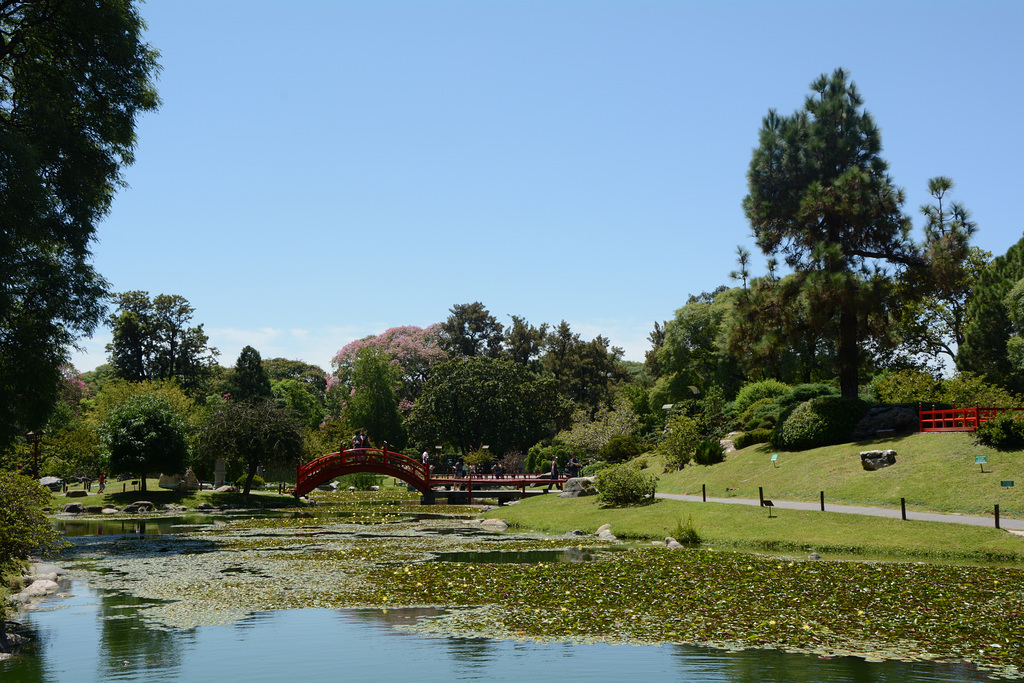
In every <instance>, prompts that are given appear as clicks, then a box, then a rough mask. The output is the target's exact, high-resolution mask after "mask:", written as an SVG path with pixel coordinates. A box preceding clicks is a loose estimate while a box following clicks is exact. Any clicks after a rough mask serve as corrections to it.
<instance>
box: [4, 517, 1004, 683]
mask: <svg viewBox="0 0 1024 683" xmlns="http://www.w3.org/2000/svg"><path fill="white" fill-rule="evenodd" d="M244 514H245V516H246V517H247V516H248V515H249V514H251V513H244ZM286 514H289V515H290V514H293V513H286ZM407 519H409V518H407ZM413 519H414V518H413ZM224 523H225V519H224V518H222V517H219V516H205V515H197V516H184V517H174V518H170V517H169V518H160V519H149V520H139V519H130V520H108V519H100V520H61V521H60V522H59V526H60V528H62V530H63V531H64V533H65V534H67V535H68V536H70V537H74V539H73V540H74V541H75V545H76V546H78V548H79V552H84V553H85V554H86V555H88V554H90V553H92V552H103V553H110V552H118V550H117V548H118V547H120V546H119V545H118V543H114V544H113V545H111V544H109V541H110V540H116V539H117V537H124V538H125V539H126V540H128V541H131V539H132V538H137V539H139V542H142V543H147V544H152V546H151V547H152V548H153V554H156V553H158V552H165V551H166V552H167V553H168V554H169V555H179V556H180V555H181V554H182V553H206V552H207V551H208V550H213V549H214V546H213V542H212V541H210V540H205V541H204V540H195V539H193V540H192V541H191V542H190V544H185V543H179V542H178V541H176V540H175V539H174V538H173V537H174V535H175V534H178V533H183V532H184V531H187V530H188V529H194V528H197V527H204V526H205V527H206V528H212V527H211V526H209V525H217V524H224ZM389 528H390V527H389ZM362 530H366V531H372V530H373V528H372V527H369V528H367V527H359V528H354V529H351V530H349V531H348V533H350V534H351V535H352V536H353V537H356V536H360V537H362V536H366V535H369V534H366V533H363V532H362ZM380 531H381V533H380V534H379V537H380V539H381V542H390V541H388V540H387V539H388V538H389V536H388V533H387V532H386V531H384V529H383V528H381V529H380ZM460 531H461V530H460ZM466 531H469V530H466ZM472 531H473V533H480V530H479V529H473V530H472ZM296 532H297V535H302V532H300V531H299V530H298V529H296ZM329 533H335V532H333V531H332V532H329ZM446 533H447V530H446V529H445V528H443V527H430V528H423V529H422V531H419V532H417V535H418V536H419V537H420V538H431V539H440V538H442V537H444V536H443V535H444V534H446ZM111 537H114V539H112V538H111ZM180 540H181V541H184V539H180ZM433 542H434V541H430V543H433ZM133 543H134V542H133ZM186 545H187V549H186V548H185V546H186ZM165 546H166V547H165ZM128 547H133V546H132V545H131V544H129V546H128ZM95 548H100V549H101V550H99V551H95V550H93V549H95ZM136 552H137V549H136ZM607 552H608V550H607V549H601V550H594V549H583V550H580V551H576V552H566V551H562V550H527V551H515V550H508V549H506V550H501V551H484V552H440V551H439V552H435V553H433V554H434V555H435V560H434V561H441V562H473V563H480V564H489V563H523V562H537V563H541V562H547V563H551V562H590V561H595V560H599V559H600V557H601V556H602V554H606V553H607ZM169 555H168V556H169ZM604 556H607V555H604ZM218 557H219V556H218ZM228 565H230V566H228ZM218 567H219V571H220V572H221V573H222V574H223V575H226V576H233V575H236V574H238V573H244V572H247V571H251V570H250V569H249V568H246V567H243V566H235V565H231V564H230V563H228V564H225V565H223V566H220V565H218ZM107 571H109V570H107ZM77 576H78V577H79V578H77V579H76V580H75V581H74V582H73V583H71V584H70V585H68V586H66V587H65V588H66V591H67V594H68V595H69V597H51V598H48V599H47V600H46V601H44V602H43V603H40V605H39V608H38V609H36V610H34V611H31V612H28V613H27V614H25V615H24V616H23V617H21V618H20V619H19V622H20V626H19V627H18V628H17V629H15V630H17V631H18V632H21V633H23V634H24V635H27V636H29V637H30V638H31V641H30V643H29V644H28V645H26V646H25V647H24V648H23V649H22V651H21V653H20V654H19V656H17V657H15V658H14V659H11V660H8V661H6V662H0V681H2V682H3V683H9V682H10V683H87V682H89V681H127V682H132V683H143V682H151V681H154V682H155V681H161V682H162V681H188V682H189V683H206V682H213V681H218V682H220V681H225V680H229V681H234V680H245V681H281V680H308V681H320V680H332V679H343V680H351V681H393V680H403V679H408V680H416V681H418V682H420V681H423V682H427V683H431V682H434V681H451V680H456V681H463V680H482V681H521V680H523V679H537V680H555V679H563V678H571V679H580V680H587V681H628V680H648V681H741V682H749V683H766V682H768V683H771V682H779V683H782V682H787V683H788V682H794V681H796V682H800V681H806V682H815V683H818V682H822V683H831V682H836V683H839V682H843V683H847V682H848V683H875V682H890V681H891V682H893V683H895V682H897V681H898V682H900V683H939V682H954V681H956V682H959V683H970V682H973V681H987V680H991V676H990V674H988V673H983V672H979V671H977V670H976V669H975V668H974V667H973V666H970V665H964V664H943V663H917V662H909V663H908V662H895V661H887V662H868V661H865V660H863V659H859V658H852V657H835V658H820V657H817V656H814V655H808V654H791V653H785V652H779V651H767V650H744V651H740V652H730V651H724V650H715V649H711V648H703V647H696V646H689V645H664V646H630V645H610V644H604V643H593V644H571V643H563V642H542V641H528V640H493V639H485V638H465V637H458V638H455V637H446V636H433V635H427V634H424V633H423V629H415V630H414V629H413V628H412V627H413V626H415V625H417V624H419V625H422V624H423V623H424V622H425V621H427V622H429V621H431V620H433V619H435V618H437V617H439V616H441V615H442V614H443V612H441V611H440V610H437V609H431V608H418V609H388V610H385V609H342V610H339V609H281V610H272V611H262V612H257V613H255V614H252V615H250V616H248V617H245V618H242V619H238V620H229V623H227V624H226V625H200V626H197V627H194V628H176V627H173V626H172V627H168V626H160V625H154V624H159V621H154V620H153V619H151V618H147V611H152V610H156V609H158V608H159V607H160V605H161V604H162V603H160V602H158V601H155V600H149V601H147V600H144V599H141V598H139V597H137V596H136V595H133V594H129V593H125V592H122V591H120V590H109V589H106V588H100V587H98V586H101V585H102V582H101V581H100V580H99V578H100V575H99V574H96V573H90V572H85V573H84V577H85V578H84V579H83V578H81V577H82V574H78V575H77ZM90 576H91V577H92V578H90ZM150 616H151V615H150Z"/></svg>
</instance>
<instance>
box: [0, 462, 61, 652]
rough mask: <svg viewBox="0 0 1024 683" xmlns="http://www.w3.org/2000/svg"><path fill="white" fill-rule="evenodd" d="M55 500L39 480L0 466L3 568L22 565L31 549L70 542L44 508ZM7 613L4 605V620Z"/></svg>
mask: <svg viewBox="0 0 1024 683" xmlns="http://www.w3.org/2000/svg"><path fill="white" fill-rule="evenodd" d="M51 504H52V499H51V497H50V492H49V491H48V490H47V489H45V488H43V487H42V486H40V485H39V483H38V482H37V481H35V480H34V479H30V478H28V477H25V476H22V475H20V474H14V473H13V472H4V471H2V470H0V511H2V514H0V572H8V571H15V570H18V569H20V566H19V565H20V562H21V560H23V559H25V558H26V557H28V555H29V554H30V553H53V552H56V551H58V550H60V549H61V548H63V547H65V546H67V545H68V544H67V542H66V541H65V540H64V538H63V536H61V535H60V532H58V531H57V529H56V528H55V527H54V526H53V524H51V523H50V520H49V519H48V518H47V516H46V512H45V511H44V508H45V507H46V506H48V505H51ZM3 617H4V613H3V608H2V607H0V621H2V619H3ZM0 632H2V628H0Z"/></svg>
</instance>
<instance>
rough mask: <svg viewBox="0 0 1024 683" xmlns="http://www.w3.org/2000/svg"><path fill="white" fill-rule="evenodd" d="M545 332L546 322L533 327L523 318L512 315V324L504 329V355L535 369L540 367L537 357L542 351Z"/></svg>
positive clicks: (546, 330)
mask: <svg viewBox="0 0 1024 683" xmlns="http://www.w3.org/2000/svg"><path fill="white" fill-rule="evenodd" d="M547 334H548V324H547V323H542V324H541V326H540V327H534V326H533V325H531V324H530V323H528V322H526V320H525V319H524V318H520V317H519V316H517V315H514V316H512V324H511V325H510V326H509V327H507V328H506V329H505V342H504V348H505V351H504V355H505V356H506V357H507V358H508V359H509V360H512V361H514V362H516V363H519V364H520V365H525V366H526V367H528V368H530V369H531V370H534V371H537V370H539V369H540V361H539V357H540V354H541V353H542V352H543V351H544V340H545V339H546V338H547Z"/></svg>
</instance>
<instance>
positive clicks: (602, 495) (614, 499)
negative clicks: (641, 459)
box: [597, 463, 658, 507]
mask: <svg viewBox="0 0 1024 683" xmlns="http://www.w3.org/2000/svg"><path fill="white" fill-rule="evenodd" d="M657 485H658V478H657V477H655V476H654V475H653V474H649V473H647V472H644V471H643V470H641V469H640V468H639V467H637V466H636V465H635V464H633V463H623V464H621V465H612V466H611V467H606V468H605V469H603V470H601V472H600V474H598V475H597V490H598V492H599V493H598V500H600V501H601V503H602V504H604V505H608V506H611V507H622V506H627V505H641V504H644V503H651V502H653V501H654V491H655V489H656V488H657Z"/></svg>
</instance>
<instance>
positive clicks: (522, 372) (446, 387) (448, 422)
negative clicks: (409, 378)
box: [409, 357, 564, 455]
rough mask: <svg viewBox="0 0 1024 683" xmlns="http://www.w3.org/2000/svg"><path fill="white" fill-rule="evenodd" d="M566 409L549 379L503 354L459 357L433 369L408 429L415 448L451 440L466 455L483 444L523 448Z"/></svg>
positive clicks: (546, 431) (493, 449)
mask: <svg viewBox="0 0 1024 683" xmlns="http://www.w3.org/2000/svg"><path fill="white" fill-rule="evenodd" d="M563 411H564V404H563V403H562V402H561V401H560V399H559V397H558V395H557V392H555V390H554V386H553V382H552V380H550V379H538V378H537V377H536V376H535V375H533V374H532V373H530V372H529V371H528V370H526V369H525V368H524V367H522V366H521V365H518V364H516V363H513V362H512V361H510V360H507V359H504V358H486V357H463V358H455V359H452V360H448V361H445V362H443V363H438V364H437V365H435V366H434V367H433V368H432V370H431V373H430V379H428V380H427V384H426V386H425V387H424V389H423V394H422V395H421V396H420V399H419V400H418V401H417V402H416V405H415V406H414V407H413V410H412V415H410V416H409V432H410V435H411V436H412V439H413V441H414V443H416V444H417V446H425V447H431V448H432V447H433V446H434V445H437V444H446V443H447V444H451V445H453V446H455V447H456V448H457V449H459V450H460V451H461V452H462V454H463V455H465V454H467V453H470V452H472V451H474V450H476V449H477V448H480V447H481V446H485V445H486V446H490V450H491V452H492V453H494V454H495V455H498V454H502V453H506V452H509V451H513V450H519V451H522V452H525V451H526V450H527V448H528V445H529V444H534V443H536V442H537V441H539V440H540V439H541V438H543V437H545V436H550V431H549V428H548V425H549V424H550V423H551V422H553V421H554V420H555V419H557V418H558V417H560V413H561V412H563Z"/></svg>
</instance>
